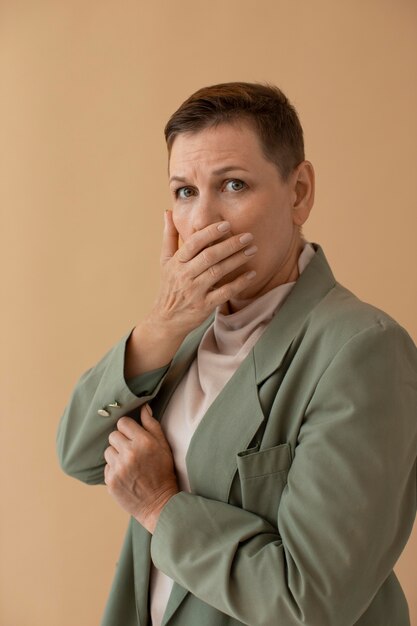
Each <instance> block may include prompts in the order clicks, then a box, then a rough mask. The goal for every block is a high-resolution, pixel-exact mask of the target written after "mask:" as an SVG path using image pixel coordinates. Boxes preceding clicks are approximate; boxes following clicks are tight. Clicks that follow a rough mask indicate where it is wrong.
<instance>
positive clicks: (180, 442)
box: [150, 243, 315, 626]
mask: <svg viewBox="0 0 417 626" xmlns="http://www.w3.org/2000/svg"><path fill="white" fill-rule="evenodd" d="M314 254H315V251H314V248H313V247H312V245H311V244H309V243H306V244H305V246H304V248H303V251H302V252H301V254H300V256H299V259H298V269H299V273H300V274H301V272H303V270H304V269H305V267H306V266H307V265H308V263H309V262H310V261H311V259H312V258H313V256H314ZM294 285H295V282H291V283H286V284H284V285H279V286H278V287H275V288H274V289H271V290H270V291H268V292H267V293H265V294H264V295H263V296H260V297H259V298H255V299H251V300H239V299H233V300H231V303H232V306H233V310H234V311H235V312H234V313H230V312H229V307H228V303H225V304H224V305H222V306H221V307H217V309H216V313H215V317H214V321H213V323H212V324H211V326H209V328H208V329H207V330H206V332H205V334H204V335H203V338H202V340H201V342H200V345H199V347H198V351H197V355H196V358H195V359H194V361H193V363H192V364H191V366H190V368H189V370H188V372H187V373H186V375H185V376H184V378H183V379H182V380H181V382H180V383H179V385H178V387H177V388H176V390H175V392H174V394H173V395H172V397H171V400H170V402H169V403H168V406H167V408H166V410H165V413H164V416H163V419H162V422H161V425H162V428H163V431H164V433H165V436H166V438H167V439H168V442H169V444H170V446H171V450H172V454H173V457H174V462H175V468H176V471H177V477H178V483H179V487H180V489H181V490H182V491H188V492H189V491H190V485H189V482H188V474H187V467H186V462H185V458H186V454H187V450H188V446H189V444H190V441H191V438H192V436H193V434H194V432H195V430H196V428H197V426H198V424H199V423H200V421H201V419H202V418H203V416H204V414H205V413H206V411H207V409H208V408H209V406H210V405H211V403H212V402H213V401H214V400H215V398H216V397H217V396H218V394H219V393H220V391H221V390H222V389H223V387H224V386H225V385H226V383H227V382H228V380H229V379H230V378H231V376H232V375H233V374H234V372H235V371H236V370H237V368H238V367H239V365H240V364H241V363H242V361H243V359H244V358H245V357H246V356H247V355H248V354H249V352H250V350H251V349H252V347H253V346H254V345H255V343H256V342H257V340H258V339H259V337H260V336H261V334H262V333H263V332H264V330H265V329H266V327H267V325H268V323H269V322H270V321H271V319H272V318H273V316H274V315H275V314H276V313H277V311H278V309H279V308H280V307H281V306H282V304H283V302H284V300H285V298H286V297H287V296H288V294H289V293H290V291H291V289H292V288H293V287H294ZM172 585H173V580H172V579H171V578H168V576H166V575H165V574H164V573H163V572H161V571H160V570H158V569H156V568H155V567H154V566H152V568H151V579H150V601H151V618H152V626H160V624H161V622H162V617H163V614H164V611H165V607H166V605H167V602H168V598H169V595H170V593H171V589H172Z"/></svg>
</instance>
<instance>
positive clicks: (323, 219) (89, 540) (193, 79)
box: [0, 0, 417, 626]
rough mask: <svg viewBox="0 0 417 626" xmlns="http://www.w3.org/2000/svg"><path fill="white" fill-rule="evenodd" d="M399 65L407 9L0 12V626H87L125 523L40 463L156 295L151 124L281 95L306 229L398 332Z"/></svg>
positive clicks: (71, 0)
mask: <svg viewBox="0 0 417 626" xmlns="http://www.w3.org/2000/svg"><path fill="white" fill-rule="evenodd" d="M416 60H417V4H416V2H415V0H392V1H388V0H346V1H343V0H342V1H337V0H317V1H311V0H300V1H298V2H294V1H293V0H288V1H282V2H280V1H275V0H257V1H256V2H255V1H251V0H246V1H245V0H210V2H208V1H207V2H199V1H198V0H175V2H173V1H168V0H167V1H162V0H157V1H156V2H155V1H154V2H150V1H148V2H141V1H140V0H134V1H133V0H118V1H117V2H116V0H114V1H110V0H89V1H86V0H68V1H67V2H62V1H61V2H56V1H52V0H50V1H42V0H38V1H35V0H26V1H25V2H24V1H19V0H2V1H1V3H0V72H1V89H2V91H1V98H0V124H1V127H0V130H1V139H0V146H1V164H0V172H1V174H0V176H1V179H0V185H1V198H0V206H1V233H2V242H1V259H0V262H1V265H0V267H1V273H2V275H1V284H2V288H1V292H2V305H1V314H0V315H1V324H0V328H1V376H0V380H1V386H2V389H1V392H0V411H1V433H0V437H1V438H0V441H1V453H0V464H1V467H0V476H1V479H0V480H1V491H0V493H1V508H2V511H1V516H0V531H1V535H0V540H1V546H0V555H1V557H0V595H1V597H0V624H1V625H2V626H56V625H59V626H73V625H74V624H77V625H79V626H94V625H96V624H98V622H99V616H100V615H101V612H102V609H103V606H104V603H105V599H106V596H107V593H108V589H109V585H110V583H111V580H112V576H113V569H114V565H115V562H116V560H117V556H118V552H119V548H120V545H121V541H122V537H123V534H124V530H125V527H126V523H127V516H126V515H125V514H124V513H123V512H122V511H120V510H119V509H118V508H117V506H116V504H115V503H114V502H113V501H112V500H111V499H110V498H109V497H108V496H107V493H106V490H105V488H104V487H97V488H92V487H87V486H85V485H83V484H81V483H78V482H77V481H75V480H72V479H70V478H68V477H66V476H65V475H64V474H63V473H62V472H61V471H60V469H59V467H58V465H57V461H56V456H55V449H54V441H55V433H56V427H57V424H58V420H59V417H60V415H61V413H62V411H63V408H64V406H65V404H66V403H67V400H68V398H69V394H70V392H71V389H72V388H73V386H74V384H75V382H76V380H77V379H78V377H79V376H80V375H81V373H82V372H84V371H85V370H86V369H87V368H88V367H90V366H91V365H93V364H94V363H95V362H96V361H97V360H98V359H99V358H100V357H101V356H102V355H103V354H104V353H105V352H106V351H107V350H108V349H109V348H110V347H111V346H112V345H113V344H114V343H115V342H116V341H117V340H118V339H119V338H120V337H121V336H122V334H124V333H126V332H128V331H129V330H130V329H131V328H132V327H133V325H134V324H135V321H136V320H137V319H139V318H140V316H141V315H143V314H144V312H145V311H146V310H147V308H148V306H149V303H150V302H151V301H152V298H153V297H154V295H155V292H156V285H157V280H158V274H159V269H158V256H159V241H160V231H161V226H162V213H163V210H164V208H166V207H167V206H169V205H167V202H168V193H167V187H166V156H165V147H164V141H163V134H162V129H163V125H164V123H165V121H166V119H167V117H168V116H169V114H170V113H171V112H172V111H173V110H174V109H175V108H176V107H177V106H178V105H179V104H180V103H181V102H182V100H183V99H184V98H185V97H186V96H188V95H189V94H190V93H191V92H192V91H194V90H195V89H197V88H198V87H200V86H202V85H206V84H210V83H215V82H223V81H228V80H249V81H265V80H267V81H271V82H274V83H276V84H278V85H279V86H281V87H282V88H283V89H284V91H286V92H287V93H288V95H289V97H290V98H291V99H292V100H293V102H294V104H295V105H296V107H297V108H298V111H299V113H300V116H301V120H302V123H303V126H304V129H305V135H306V149H307V156H308V158H309V159H310V160H311V161H313V163H314V164H315V167H316V172H317V197H316V204H315V209H314V213H313V215H312V217H311V219H310V222H309V224H308V226H307V228H306V231H305V232H306V235H307V236H308V238H310V239H311V240H313V241H318V242H320V243H321V244H322V245H323V247H324V249H325V251H326V254H327V256H328V258H329V260H330V262H331V264H332V266H333V268H334V271H335V273H336V276H337V277H338V279H339V280H340V281H341V282H342V283H344V284H345V285H346V286H347V287H349V288H351V289H352V290H353V291H355V292H356V293H357V294H358V295H359V296H360V297H362V298H363V299H364V300H367V301H370V302H372V303H373V304H375V305H377V306H379V307H381V308H382V309H384V310H386V311H388V312H389V313H390V314H391V315H392V316H393V317H395V318H396V319H397V320H398V321H399V322H400V323H401V324H403V325H404V326H405V327H406V328H407V329H408V331H409V332H410V334H411V335H412V336H413V338H414V340H416V339H417V322H416V310H417V306H416V305H417V302H416V297H417V289H416V265H417V263H416V261H417V255H416V246H415V228H416V214H417V211H416V201H415V199H416V195H417V177H416V171H415V168H416V156H417V155H416V152H417V141H416V130H417V116H416V111H417V86H416ZM416 528H417V527H415V530H414V534H413V536H412V538H411V539H410V541H409V543H408V545H407V547H406V549H405V550H404V553H403V555H402V556H401V558H400V560H399V562H398V564H397V567H396V571H397V573H398V575H399V577H400V580H401V582H402V584H403V586H404V589H405V592H406V595H407V597H408V600H409V604H410V610H411V613H412V620H413V622H412V623H413V625H414V626H417V589H416V588H415V583H414V585H413V580H414V581H415V580H416V575H417V570H416V565H415V562H416V547H417V530H416ZM365 558H366V555H364V559H365ZM413 561H414V563H413ZM121 626H122V625H121ZM375 626H378V625H375Z"/></svg>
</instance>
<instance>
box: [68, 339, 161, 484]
mask: <svg viewBox="0 0 417 626" xmlns="http://www.w3.org/2000/svg"><path fill="white" fill-rule="evenodd" d="M132 332H133V329H132V330H131V331H130V332H129V333H128V334H127V335H125V336H123V337H122V339H121V340H120V341H119V342H118V343H117V344H116V345H115V346H113V347H112V348H111V349H110V350H109V351H108V352H107V353H106V354H105V355H104V357H103V358H102V359H101V360H100V361H99V362H98V363H97V364H96V365H95V366H94V367H92V368H90V369H88V370H87V371H86V372H85V373H84V374H83V375H82V376H81V377H80V379H79V380H78V382H77V384H76V386H75V388H74V390H73V392H72V395H71V397H70V400H69V403H68V405H67V406H66V408H65V411H64V413H63V415H62V417H61V420H60V423H59V426H58V432H57V453H58V459H59V462H60V465H61V467H62V469H63V470H64V472H66V473H67V474H69V475H70V476H73V477H74V478H78V479H79V480H81V481H83V482H85V483H88V484H104V466H105V464H106V462H105V460H104V451H105V449H106V448H107V447H108V445H109V443H108V437H109V435H110V433H111V431H112V430H114V429H115V427H116V422H117V420H118V419H119V418H120V417H122V415H127V414H130V415H131V417H134V418H137V419H139V413H138V411H137V409H138V408H139V407H140V406H142V405H143V404H145V403H146V402H149V401H150V400H152V398H154V397H155V395H156V394H157V393H158V391H159V388H160V386H161V384H162V382H163V380H164V378H165V374H166V372H167V370H168V368H169V365H166V366H164V367H161V368H159V369H156V370H153V371H151V372H146V373H145V374H142V375H140V376H137V377H135V378H134V379H132V380H129V381H126V380H125V378H124V362H125V352H126V344H127V341H128V339H129V337H130V335H131V333H132ZM112 404H113V405H115V404H117V405H118V406H111V405H112ZM100 410H101V411H103V410H104V411H105V412H106V413H107V415H106V414H105V415H100V414H99V413H98V411H100Z"/></svg>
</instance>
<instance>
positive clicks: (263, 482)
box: [237, 443, 291, 526]
mask: <svg viewBox="0 0 417 626" xmlns="http://www.w3.org/2000/svg"><path fill="white" fill-rule="evenodd" d="M290 466H291V448H290V445H289V444H288V443H282V444H280V445H278V446H274V447H273V448H266V449H265V450H257V448H254V449H249V450H243V451H242V452H239V453H238V454H237V468H238V474H239V479H240V484H241V490H242V507H243V508H244V509H246V510H247V511H251V512H252V513H256V514H257V515H260V516H261V517H263V518H264V519H266V520H267V521H268V522H270V523H271V524H272V525H273V526H276V525H277V515H278V508H279V503H280V500H281V496H282V492H283V490H284V488H285V485H286V484H287V475H288V470H289V469H290Z"/></svg>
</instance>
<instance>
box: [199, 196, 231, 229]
mask: <svg viewBox="0 0 417 626" xmlns="http://www.w3.org/2000/svg"><path fill="white" fill-rule="evenodd" d="M223 219H224V217H223V215H222V208H221V206H220V204H219V202H218V201H216V200H215V199H214V198H213V197H212V196H210V197H209V196H207V197H204V196H201V195H200V196H199V197H198V198H197V201H196V202H195V204H194V207H193V229H194V232H195V231H197V230H202V229H203V228H205V227H206V226H209V225H210V224H213V223H214V222H221V221H222V220H223Z"/></svg>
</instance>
